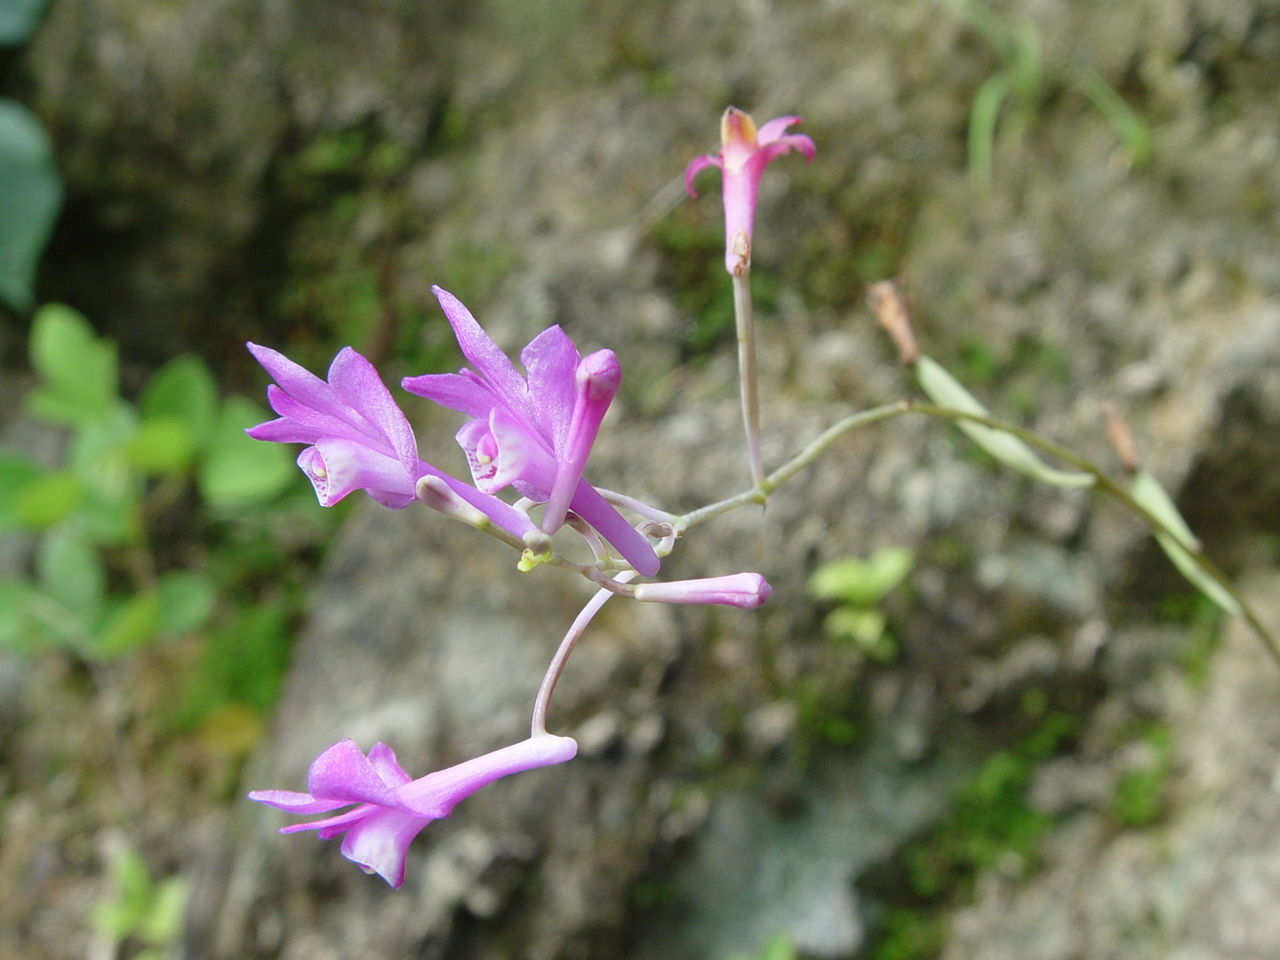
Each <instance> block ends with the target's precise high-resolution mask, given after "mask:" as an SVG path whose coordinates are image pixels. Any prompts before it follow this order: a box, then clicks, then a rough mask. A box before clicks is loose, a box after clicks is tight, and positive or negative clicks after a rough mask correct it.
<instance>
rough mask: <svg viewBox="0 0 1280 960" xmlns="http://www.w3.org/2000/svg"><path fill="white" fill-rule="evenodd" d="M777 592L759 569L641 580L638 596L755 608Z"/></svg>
mask: <svg viewBox="0 0 1280 960" xmlns="http://www.w3.org/2000/svg"><path fill="white" fill-rule="evenodd" d="M772 594H773V587H771V586H769V582H768V581H767V580H765V578H764V577H762V576H761V575H760V574H758V573H733V574H729V575H728V576H724V577H703V578H702V579H700V580H667V581H663V582H658V583H640V584H637V585H636V587H635V591H634V596H635V598H636V599H637V600H650V601H654V602H657V603H715V604H719V605H721V606H725V607H742V608H743V609H744V610H754V609H755V608H756V607H759V606H761V605H762V604H764V602H765V601H766V600H768V599H769V597H770V596H771V595H772Z"/></svg>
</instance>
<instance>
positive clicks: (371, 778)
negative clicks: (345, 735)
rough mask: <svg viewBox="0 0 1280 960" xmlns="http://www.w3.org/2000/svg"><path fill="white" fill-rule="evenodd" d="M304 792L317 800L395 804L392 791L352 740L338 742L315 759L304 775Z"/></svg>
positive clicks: (383, 804) (381, 804)
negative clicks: (305, 789) (305, 788)
mask: <svg viewBox="0 0 1280 960" xmlns="http://www.w3.org/2000/svg"><path fill="white" fill-rule="evenodd" d="M307 789H308V790H309V791H310V793H311V795H312V796H313V797H315V798H316V799H317V800H341V801H343V802H345V803H372V804H377V805H379V806H389V805H394V804H395V797H394V794H393V793H392V789H391V787H390V786H388V785H387V784H386V783H385V782H384V781H383V779H382V777H380V776H379V775H378V770H377V768H376V767H375V766H374V765H373V763H372V762H371V761H370V760H369V758H368V757H366V756H365V755H364V754H363V753H361V751H360V748H359V747H358V746H356V742H355V741H354V740H349V739H348V740H339V741H338V742H337V743H335V744H334V745H333V746H331V747H330V748H329V749H327V750H325V751H324V753H322V754H320V756H318V757H316V758H315V760H313V761H312V763H311V768H310V769H309V770H308V771H307Z"/></svg>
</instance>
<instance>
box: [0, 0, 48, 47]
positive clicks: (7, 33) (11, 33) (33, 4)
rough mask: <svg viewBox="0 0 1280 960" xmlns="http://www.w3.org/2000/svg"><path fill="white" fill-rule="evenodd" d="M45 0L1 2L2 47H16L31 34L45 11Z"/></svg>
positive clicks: (9, 0) (0, 26) (0, 43)
mask: <svg viewBox="0 0 1280 960" xmlns="http://www.w3.org/2000/svg"><path fill="white" fill-rule="evenodd" d="M44 5H45V0H4V2H3V3H0V47H16V46H17V45H18V44H20V43H23V42H25V41H26V39H27V38H28V37H29V36H31V34H32V32H33V31H34V30H35V28H36V24H38V23H39V22H40V14H41V13H43V12H44Z"/></svg>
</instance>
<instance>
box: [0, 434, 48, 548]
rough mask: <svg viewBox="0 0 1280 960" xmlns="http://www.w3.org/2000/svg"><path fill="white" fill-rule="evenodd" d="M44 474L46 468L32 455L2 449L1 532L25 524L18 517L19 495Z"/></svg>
mask: <svg viewBox="0 0 1280 960" xmlns="http://www.w3.org/2000/svg"><path fill="white" fill-rule="evenodd" d="M43 475H44V468H43V467H41V466H40V464H38V463H36V462H35V461H34V460H32V459H31V458H30V457H24V456H22V454H20V453H10V452H8V451H3V450H0V533H3V532H4V531H6V530H13V529H15V528H18V527H21V526H23V523H22V521H21V520H20V519H19V518H18V510H17V500H18V496H19V494H20V493H21V492H22V490H23V489H24V488H25V487H26V486H28V485H29V484H31V483H32V482H34V481H35V480H36V479H37V478H39V477H41V476H43Z"/></svg>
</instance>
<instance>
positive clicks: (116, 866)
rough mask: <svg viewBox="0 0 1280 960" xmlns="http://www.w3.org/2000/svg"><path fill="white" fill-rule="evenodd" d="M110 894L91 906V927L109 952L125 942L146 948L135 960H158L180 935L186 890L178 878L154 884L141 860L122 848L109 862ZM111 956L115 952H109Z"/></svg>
mask: <svg viewBox="0 0 1280 960" xmlns="http://www.w3.org/2000/svg"><path fill="white" fill-rule="evenodd" d="M111 887H112V891H111V893H110V894H109V895H108V896H106V897H104V898H102V899H101V900H99V901H98V902H97V903H95V904H94V905H93V908H92V910H91V912H90V916H91V919H92V922H93V925H94V926H95V927H96V928H97V929H98V930H99V931H100V932H101V933H102V934H103V935H104V936H106V937H107V938H108V939H109V940H110V942H111V944H112V946H113V948H114V947H117V946H119V945H120V944H121V943H122V942H124V941H125V940H127V939H136V940H139V941H141V942H142V943H144V944H146V945H147V949H144V950H142V951H140V952H138V953H134V954H132V956H133V957H134V958H135V960H160V958H161V957H162V956H165V955H167V952H168V951H167V948H169V947H171V946H172V945H173V944H175V943H176V942H177V940H178V936H179V934H180V933H181V931H182V913H183V909H184V907H185V906H186V902H187V894H188V887H187V882H186V880H185V879H183V878H182V877H168V878H166V879H164V880H161V881H159V882H157V881H155V880H154V879H153V878H152V876H151V873H150V871H149V870H148V869H147V865H146V863H144V862H143V860H142V857H140V856H139V855H138V853H137V852H136V851H135V850H134V849H133V848H132V847H124V848H123V849H122V850H120V851H119V852H118V853H117V854H116V855H115V857H114V858H113V859H112V862H111ZM112 955H113V956H114V955H115V950H114V949H113V950H112Z"/></svg>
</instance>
